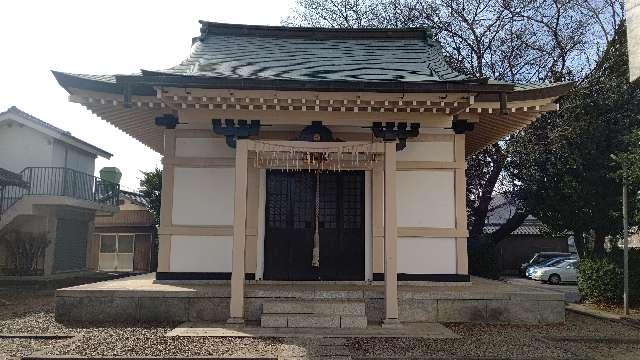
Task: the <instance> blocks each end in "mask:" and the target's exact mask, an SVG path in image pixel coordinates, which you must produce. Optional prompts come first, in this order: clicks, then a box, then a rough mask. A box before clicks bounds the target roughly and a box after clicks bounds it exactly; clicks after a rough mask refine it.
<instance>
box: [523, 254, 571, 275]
mask: <svg viewBox="0 0 640 360" xmlns="http://www.w3.org/2000/svg"><path fill="white" fill-rule="evenodd" d="M567 259H570V257H566V256H561V257H557V258H551V259H549V260H547V261H544V262H542V263H540V264H538V265H531V266H529V267H528V268H527V271H526V277H527V278H529V279H530V278H531V275H532V274H533V272H534V271H536V270H537V269H539V268H543V267H554V266H556V265H558V264H560V263H561V262H563V261H566V260H567Z"/></svg>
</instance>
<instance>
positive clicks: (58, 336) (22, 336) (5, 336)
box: [0, 333, 76, 340]
mask: <svg viewBox="0 0 640 360" xmlns="http://www.w3.org/2000/svg"><path fill="white" fill-rule="evenodd" d="M74 337H76V335H74V334H28V333H24V334H3V333H0V339H35V340H57V339H60V340H64V339H71V338H74Z"/></svg>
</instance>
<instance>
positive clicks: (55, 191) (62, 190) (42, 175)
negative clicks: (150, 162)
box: [0, 167, 120, 216]
mask: <svg viewBox="0 0 640 360" xmlns="http://www.w3.org/2000/svg"><path fill="white" fill-rule="evenodd" d="M20 175H22V179H23V180H24V181H26V182H27V183H28V184H29V187H28V188H21V187H18V186H6V187H4V188H0V189H1V190H2V191H1V192H0V216H2V214H4V213H5V212H6V211H7V210H8V209H9V208H10V207H11V206H13V204H15V203H16V202H18V200H20V199H22V198H23V197H24V196H27V195H40V196H66V197H71V198H74V199H80V200H86V201H90V202H96V203H99V204H103V205H107V206H113V207H117V206H118V199H119V195H120V185H119V184H116V183H113V182H110V181H107V180H104V179H101V178H99V177H95V176H93V175H90V174H86V173H83V172H80V171H77V170H73V169H69V168H64V167H28V168H25V169H24V170H22V171H21V172H20Z"/></svg>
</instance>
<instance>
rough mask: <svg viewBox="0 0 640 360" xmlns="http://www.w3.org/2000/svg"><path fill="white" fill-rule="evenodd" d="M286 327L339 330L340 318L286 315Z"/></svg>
mask: <svg viewBox="0 0 640 360" xmlns="http://www.w3.org/2000/svg"><path fill="white" fill-rule="evenodd" d="M287 327H290V328H339V327H340V316H338V315H309V314H289V315H287Z"/></svg>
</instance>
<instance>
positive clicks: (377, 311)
mask: <svg viewBox="0 0 640 360" xmlns="http://www.w3.org/2000/svg"><path fill="white" fill-rule="evenodd" d="M365 307H366V313H367V320H368V321H370V322H374V323H379V322H380V321H382V318H383V315H384V300H383V299H367V301H366V302H365Z"/></svg>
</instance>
